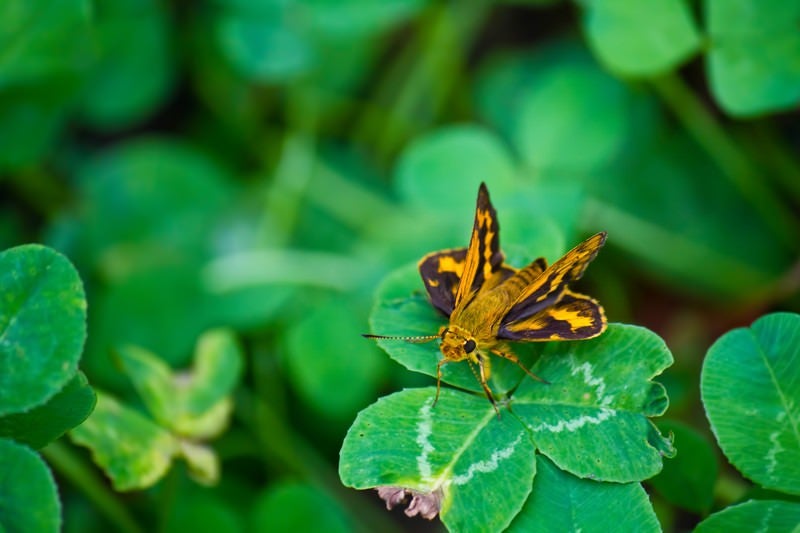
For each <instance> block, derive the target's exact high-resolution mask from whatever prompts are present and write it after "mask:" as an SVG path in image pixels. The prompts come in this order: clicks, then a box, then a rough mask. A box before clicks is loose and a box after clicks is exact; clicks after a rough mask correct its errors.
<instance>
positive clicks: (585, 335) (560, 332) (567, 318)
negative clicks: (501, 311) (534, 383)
mask: <svg viewBox="0 0 800 533" xmlns="http://www.w3.org/2000/svg"><path fill="white" fill-rule="evenodd" d="M606 325H607V321H606V316H605V313H604V312H603V308H602V307H601V306H600V304H598V303H597V301H596V300H594V299H593V298H590V297H588V296H584V295H583V294H577V293H574V292H572V291H570V290H569V289H567V290H565V291H564V293H563V294H562V296H561V299H560V300H559V301H558V303H556V304H555V305H551V306H550V307H547V308H546V309H543V310H541V311H539V312H537V313H535V314H533V315H531V316H529V317H526V318H522V319H519V320H516V321H513V322H509V323H505V324H502V325H501V326H500V329H499V330H498V332H497V336H498V338H502V339H508V340H513V341H557V340H562V341H566V340H579V339H590V338H592V337H596V336H598V335H600V334H601V333H603V331H605V329H606Z"/></svg>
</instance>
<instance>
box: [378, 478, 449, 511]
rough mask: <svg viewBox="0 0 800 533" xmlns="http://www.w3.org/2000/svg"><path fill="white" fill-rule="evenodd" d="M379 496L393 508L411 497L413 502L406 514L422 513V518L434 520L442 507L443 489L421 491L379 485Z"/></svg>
mask: <svg viewBox="0 0 800 533" xmlns="http://www.w3.org/2000/svg"><path fill="white" fill-rule="evenodd" d="M376 490H377V491H378V496H380V497H381V499H383V500H384V501H385V502H386V508H387V509H389V510H391V509H392V508H394V506H395V505H398V504H403V503H406V501H408V497H409V496H410V497H411V502H410V503H409V504H408V507H407V508H406V510H405V511H404V512H405V513H406V516H417V515H420V516H421V517H422V518H426V519H428V520H433V519H434V518H436V515H437V514H439V510H440V509H441V507H442V489H436V490H435V491H433V492H420V491H417V490H413V489H407V488H404V487H392V486H386V485H384V486H381V487H377V488H376Z"/></svg>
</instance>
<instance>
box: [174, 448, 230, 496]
mask: <svg viewBox="0 0 800 533" xmlns="http://www.w3.org/2000/svg"><path fill="white" fill-rule="evenodd" d="M178 446H179V455H180V456H181V457H183V458H184V459H185V460H186V464H187V465H188V466H189V475H190V476H191V477H192V479H194V480H195V481H197V482H198V483H200V484H202V485H216V484H217V483H218V482H219V472H220V465H219V458H218V457H217V454H216V453H214V450H213V449H211V448H209V447H208V446H206V445H204V444H197V443H195V442H191V441H188V440H181V441H180V442H179V444H178Z"/></svg>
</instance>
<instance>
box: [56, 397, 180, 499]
mask: <svg viewBox="0 0 800 533" xmlns="http://www.w3.org/2000/svg"><path fill="white" fill-rule="evenodd" d="M69 435H70V437H71V438H72V440H73V441H74V442H75V443H76V444H80V445H81V446H85V447H87V448H89V450H91V452H92V458H93V459H94V461H95V463H97V464H98V465H99V466H100V467H102V468H103V470H104V471H105V472H106V474H107V475H108V477H109V478H111V482H112V484H113V485H114V488H115V489H116V490H118V491H125V490H135V489H142V488H146V487H149V486H151V485H153V484H155V483H156V482H157V481H158V480H159V479H161V477H162V476H163V475H164V474H165V473H166V472H167V470H168V469H169V466H170V464H171V463H172V458H173V457H174V456H175V455H176V454H177V453H178V451H179V442H178V440H177V439H176V438H175V437H173V436H172V435H171V434H170V433H169V432H167V431H166V430H164V429H162V428H161V427H159V426H158V425H156V424H155V423H154V422H152V421H150V420H149V419H148V418H146V417H145V416H143V415H142V414H140V413H139V412H138V411H135V410H133V409H131V408H129V407H126V406H125V405H123V404H121V403H119V402H118V401H117V400H115V399H114V398H113V397H111V396H109V395H107V394H105V393H101V392H99V391H98V392H97V406H96V407H95V410H94V412H93V413H92V414H91V416H89V418H87V419H86V422H84V423H83V424H81V425H80V426H78V427H77V428H75V429H73V430H72V431H70V433H69Z"/></svg>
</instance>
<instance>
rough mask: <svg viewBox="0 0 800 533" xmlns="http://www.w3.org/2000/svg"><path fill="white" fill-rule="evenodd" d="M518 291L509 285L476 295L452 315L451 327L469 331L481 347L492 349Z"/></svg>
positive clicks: (503, 284) (505, 284) (504, 284)
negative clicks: (501, 324)
mask: <svg viewBox="0 0 800 533" xmlns="http://www.w3.org/2000/svg"><path fill="white" fill-rule="evenodd" d="M517 293H518V291H517V290H516V288H515V287H512V286H510V284H508V283H502V284H500V285H498V286H497V287H494V288H492V289H490V290H483V291H481V292H479V293H478V294H476V295H475V297H474V298H472V299H471V300H470V301H469V303H467V304H466V305H465V306H464V307H463V308H460V307H457V308H456V309H454V310H453V313H452V314H451V315H450V325H451V327H453V326H456V327H459V328H461V329H463V330H466V331H468V332H469V333H470V334H471V335H472V337H473V338H474V339H476V340H477V342H478V345H479V347H481V348H483V347H490V346H489V345H491V344H494V341H495V339H496V338H497V331H498V329H499V328H500V322H501V321H502V319H503V316H504V314H505V312H506V311H507V310H508V308H509V307H510V305H511V304H512V303H513V302H514V299H515V298H516V296H517Z"/></svg>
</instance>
